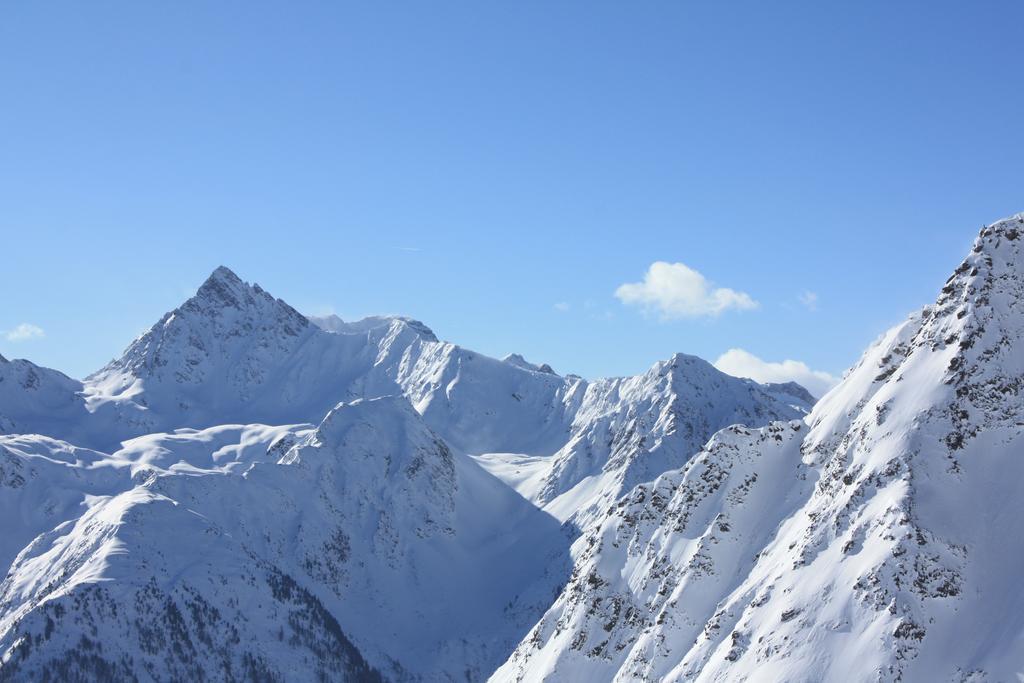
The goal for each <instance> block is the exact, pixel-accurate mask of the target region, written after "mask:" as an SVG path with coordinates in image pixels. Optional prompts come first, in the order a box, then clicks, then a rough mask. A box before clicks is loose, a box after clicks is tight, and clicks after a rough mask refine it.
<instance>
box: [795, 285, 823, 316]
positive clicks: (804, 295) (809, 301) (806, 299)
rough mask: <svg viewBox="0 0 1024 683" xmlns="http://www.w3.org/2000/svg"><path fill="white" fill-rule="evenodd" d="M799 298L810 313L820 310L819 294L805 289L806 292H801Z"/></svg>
mask: <svg viewBox="0 0 1024 683" xmlns="http://www.w3.org/2000/svg"><path fill="white" fill-rule="evenodd" d="M798 298H799V300H800V304H801V305H802V306H803V307H804V308H806V309H807V310H808V311H816V310H818V295H817V293H815V292H812V291H810V290H806V289H805V290H804V291H802V292H800V296H799V297H798Z"/></svg>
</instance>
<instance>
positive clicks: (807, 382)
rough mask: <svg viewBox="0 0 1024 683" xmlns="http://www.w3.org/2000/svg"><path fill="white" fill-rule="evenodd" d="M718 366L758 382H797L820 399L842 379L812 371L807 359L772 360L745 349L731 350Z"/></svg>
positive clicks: (716, 362)
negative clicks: (802, 360) (773, 361)
mask: <svg viewBox="0 0 1024 683" xmlns="http://www.w3.org/2000/svg"><path fill="white" fill-rule="evenodd" d="M715 367H716V368H718V369H719V370H721V371H722V372H724V373H726V374H727V375H733V376H735V377H749V378H750V379H752V380H755V381H757V382H796V383H797V384H800V385H803V387H804V388H805V389H807V390H808V391H809V392H811V393H812V394H814V396H815V397H818V398H821V397H822V396H823V395H824V394H825V392H827V391H828V390H829V389H831V388H832V387H834V386H835V385H836V383H837V382H838V381H839V378H838V377H836V376H835V375H832V374H830V373H828V372H825V371H823V370H812V369H811V368H810V367H808V366H807V364H806V363H804V362H801V361H798V360H784V361H782V362H779V363H772V362H769V361H765V360H761V359H760V358H758V357H757V356H755V355H754V354H752V353H750V352H749V351H744V350H743V349H729V350H728V351H726V352H725V353H723V354H722V355H721V356H719V357H718V360H716V361H715Z"/></svg>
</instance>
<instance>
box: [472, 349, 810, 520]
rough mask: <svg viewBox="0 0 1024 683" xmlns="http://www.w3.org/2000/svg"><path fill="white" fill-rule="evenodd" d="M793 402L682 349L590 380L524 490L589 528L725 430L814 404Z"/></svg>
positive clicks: (794, 414) (799, 413) (554, 511)
mask: <svg viewBox="0 0 1024 683" xmlns="http://www.w3.org/2000/svg"><path fill="white" fill-rule="evenodd" d="M793 403H794V401H793V400H792V397H787V399H786V400H783V399H780V398H779V397H778V396H776V395H775V394H773V393H769V392H768V391H766V390H765V389H764V388H763V387H762V386H761V385H759V384H757V383H756V382H753V381H750V380H744V379H738V378H736V377H732V376H729V375H726V374H724V373H722V372H720V371H718V370H717V369H715V368H714V366H712V365H711V364H710V363H708V362H706V361H703V360H701V359H700V358H696V357H694V356H687V355H684V354H676V355H675V356H673V357H672V358H671V359H669V360H667V361H662V362H659V363H656V364H655V365H654V366H653V367H651V369H650V370H648V371H647V372H646V373H644V374H643V375H637V376H635V377H627V378H616V379H608V380H597V381H595V382H592V383H590V384H589V385H588V386H587V387H586V390H585V392H584V394H583V396H582V399H581V400H580V404H579V408H578V410H576V411H575V413H574V415H573V421H572V424H571V425H570V427H569V439H568V441H567V442H566V443H565V445H564V446H563V447H562V448H561V449H559V451H558V452H557V453H556V454H555V456H554V457H553V458H552V459H550V461H546V462H543V463H533V464H534V465H536V466H537V467H538V470H539V471H538V473H537V474H536V475H535V476H534V480H533V481H530V482H528V486H527V487H523V488H522V492H523V493H524V494H525V495H527V496H528V497H530V498H532V499H533V500H535V501H536V502H537V503H538V504H539V505H542V506H543V507H544V509H545V510H547V511H548V512H551V513H552V514H553V515H555V516H556V517H558V518H559V519H562V520H566V521H571V522H572V523H573V524H575V525H577V526H579V527H581V528H582V527H585V526H587V525H588V524H589V523H591V522H592V521H593V520H594V519H596V518H597V517H598V516H599V514H600V512H601V511H602V510H603V509H604V508H606V507H607V506H608V505H609V504H611V503H612V502H613V501H614V500H615V499H616V498H618V497H619V496H621V495H622V494H623V493H625V492H626V491H628V490H629V489H631V488H632V487H633V486H635V485H637V484H639V483H641V482H644V481H650V480H652V479H654V478H655V477H657V476H658V475H660V474H662V473H663V472H665V471H668V470H672V469H676V468H678V467H680V466H682V465H683V464H684V463H685V462H686V461H687V459H689V458H690V457H691V456H692V455H694V454H695V453H697V452H698V451H699V450H700V448H701V446H702V445H703V444H704V442H706V441H707V439H708V438H709V437H710V436H711V435H712V434H714V433H715V432H716V431H717V430H719V429H722V428H723V427H726V426H728V425H731V424H736V423H742V424H748V425H754V426H760V425H764V424H766V423H768V422H770V421H772V420H782V419H793V418H797V417H801V416H803V415H804V414H805V413H806V412H807V411H808V410H809V409H810V406H809V405H807V406H801V405H791V404H793ZM491 462H493V460H492V461H491ZM486 464H487V463H486V462H485V465H486ZM541 468H543V469H541Z"/></svg>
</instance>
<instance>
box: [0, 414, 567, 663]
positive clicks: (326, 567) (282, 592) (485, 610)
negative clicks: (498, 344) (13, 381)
mask: <svg viewBox="0 0 1024 683" xmlns="http://www.w3.org/2000/svg"><path fill="white" fill-rule="evenodd" d="M2 443H3V446H2V448H3V456H4V460H3V461H2V463H3V470H2V472H3V474H2V477H0V483H2V489H0V493H2V495H0V501H2V503H3V505H4V508H5V509H4V512H19V511H20V513H22V514H24V515H26V517H27V518H26V519H25V520H24V521H23V522H22V524H21V525H20V526H21V527H22V529H23V530H24V531H23V533H21V534H20V536H19V537H18V538H14V539H10V540H9V541H8V542H6V543H5V544H4V546H3V551H4V553H5V554H4V558H3V560H4V562H6V563H7V565H8V566H9V569H8V570H7V572H6V578H5V579H4V581H3V583H2V584H0V653H3V654H2V656H3V661H4V662H5V664H4V668H3V669H0V671H2V672H4V675H7V674H8V672H10V674H11V675H12V676H13V677H15V678H21V677H42V676H44V675H45V674H47V673H49V674H50V675H55V676H61V675H68V674H69V672H70V673H77V674H81V675H84V676H89V677H91V676H93V675H100V674H102V673H104V672H114V675H117V676H121V675H124V673H125V672H127V671H129V670H131V671H143V670H145V671H150V672H154V671H155V672H157V673H156V674H153V675H155V676H156V677H157V678H173V677H186V678H197V677H205V678H219V677H221V675H225V676H227V677H229V678H231V677H233V678H239V679H240V678H244V677H246V676H248V675H249V674H250V673H251V672H257V673H260V674H261V675H262V674H266V675H268V676H270V677H271V678H275V677H285V678H291V677H292V676H296V675H297V676H299V677H300V678H307V677H315V676H317V675H319V674H318V672H327V675H328V676H329V677H338V675H339V673H340V672H343V671H351V672H354V673H352V675H353V676H355V677H357V678H367V679H368V680H372V679H373V678H374V676H376V675H378V674H383V675H385V676H386V677H387V678H388V679H391V680H404V679H406V678H419V677H423V678H425V679H427V680H465V679H466V678H467V677H468V678H469V679H470V680H479V679H481V678H484V677H486V675H487V673H489V672H490V671H492V670H493V669H494V668H495V667H496V666H497V664H498V663H499V662H500V661H501V660H502V659H504V657H505V656H506V655H507V654H508V652H510V651H511V648H512V647H513V646H514V645H515V643H516V642H518V640H519V639H520V637H521V636H522V634H523V633H525V632H526V630H527V629H528V628H529V627H530V625H531V624H532V623H533V622H534V621H535V620H536V619H537V618H538V617H539V616H540V614H541V613H542V612H543V609H544V608H545V607H546V606H547V604H548V603H549V602H550V599H551V596H552V595H553V593H554V591H555V590H556V588H557V587H558V586H559V585H560V584H561V583H562V582H563V581H564V580H565V577H566V575H567V572H568V568H569V564H568V555H567V552H566V551H567V543H566V539H565V537H564V533H563V531H562V530H561V528H560V527H559V525H558V523H557V522H556V521H555V520H553V519H551V518H549V517H547V516H546V515H544V514H543V513H542V512H540V511H538V510H537V509H536V508H534V507H533V506H531V505H529V504H528V503H527V502H526V501H524V500H523V499H522V498H521V497H519V496H518V495H516V494H515V493H514V492H513V491H511V490H510V489H508V488H507V487H505V486H504V485H503V484H501V482H499V481H497V480H496V479H494V478H493V477H491V476H489V475H488V474H487V473H486V472H483V471H482V470H481V469H480V468H479V467H477V466H476V465H475V464H474V463H473V462H472V461H471V460H470V459H468V458H466V457H465V456H461V455H457V454H453V453H452V452H451V450H450V449H449V448H448V447H447V446H446V445H445V444H444V442H443V441H442V440H441V439H440V438H439V437H437V436H436V435H435V434H434V433H433V432H432V431H430V430H429V428H428V427H426V425H425V424H424V423H423V421H422V419H421V418H420V417H419V415H418V414H417V413H416V412H415V411H413V410H412V408H411V406H409V404H408V402H407V401H406V400H405V399H404V398H401V397H387V398H379V399H373V400H359V401H356V402H353V403H347V404H339V405H338V406H337V407H336V408H334V409H333V410H331V411H330V412H329V413H328V414H327V416H326V417H325V418H324V419H323V420H322V421H321V422H320V424H319V425H318V426H317V427H316V428H315V429H313V428H311V427H309V426H297V427H286V428H269V427H262V426H259V425H252V426H246V427H228V428H221V427H218V428H213V429H210V430H204V431H201V432H194V431H188V430H182V431H179V432H178V433H175V434H170V435H152V436H146V437H142V438H140V439H136V440H134V441H132V442H129V443H127V444H126V446H125V448H123V449H122V450H120V451H118V452H117V453H114V454H110V455H104V454H101V453H98V452H95V451H82V450H81V449H77V448H74V447H72V446H70V445H67V444H64V443H61V442H57V441H53V440H50V439H45V438H44V437H24V436H23V437H2ZM41 500H49V501H50V503H49V504H48V505H46V506H44V509H42V510H41V509H39V508H38V507H37V504H38V503H39V502H40V501H41ZM5 540H6V539H5ZM22 544H23V545H24V547H23V548H21V549H19V550H18V551H14V548H16V547H17V546H18V545H22ZM12 551H13V552H12ZM14 552H16V553H17V556H16V557H13V558H12V554H14ZM58 617H60V618H59V619H58ZM140 625H142V627H140ZM238 643H243V644H245V646H244V647H242V648H238V647H236V646H237V645H238ZM266 643H272V644H273V647H271V648H269V649H267V648H264V647H263V645H264V644H266ZM61 667H70V668H63V669H62V668H61ZM371 668H372V669H373V670H372V671H371ZM223 672H230V675H228V674H224V673H223Z"/></svg>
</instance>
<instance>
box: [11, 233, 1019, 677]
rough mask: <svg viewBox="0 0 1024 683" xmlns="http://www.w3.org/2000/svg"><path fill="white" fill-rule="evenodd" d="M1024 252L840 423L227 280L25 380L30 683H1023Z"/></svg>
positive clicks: (20, 418) (885, 363)
mask: <svg viewBox="0 0 1024 683" xmlns="http://www.w3.org/2000/svg"><path fill="white" fill-rule="evenodd" d="M1020 231H1024V219H1022V217H1015V218H1012V219H1009V220H1007V221H1003V222H1000V223H997V224H994V225H992V226H989V227H987V228H985V229H984V230H983V231H982V233H981V235H980V236H979V238H978V241H977V243H976V246H975V249H974V251H973V252H972V253H971V254H970V255H969V256H968V258H967V260H966V261H965V262H964V264H963V265H962V266H961V267H960V268H958V269H957V271H956V272H955V273H954V275H953V276H952V277H951V278H950V280H949V281H948V282H947V283H946V285H945V286H944V287H943V289H942V292H941V294H940V297H939V299H938V301H937V302H936V304H935V305H933V306H929V307H927V308H925V309H924V310H923V311H921V312H920V313H917V314H915V315H913V316H911V318H910V319H909V320H908V321H907V322H906V323H904V324H903V325H901V326H899V327H897V328H895V329H894V330H892V331H890V332H889V333H887V334H886V335H884V336H883V337H882V338H881V339H880V340H879V341H878V342H876V344H875V345H874V346H872V348H870V349H869V350H868V351H867V352H866V353H865V355H864V357H863V358H862V359H861V361H860V362H859V363H858V364H857V365H856V366H855V367H854V368H853V369H851V370H850V372H848V373H847V375H846V377H845V378H844V380H843V382H842V383H841V384H840V385H839V386H838V387H836V388H835V389H834V390H833V391H832V392H830V393H829V394H828V395H827V396H826V397H824V398H823V399H822V400H821V401H820V402H819V403H818V404H817V405H816V406H814V407H813V410H811V405H810V403H811V402H812V401H811V400H809V399H810V397H809V396H807V395H806V392H803V391H802V389H801V388H800V387H794V386H778V385H759V384H757V383H755V382H752V381H750V380H742V379H737V378H734V377H730V376H727V375H724V374H722V373H720V372H719V371H717V370H716V369H715V368H713V367H712V366H711V365H709V364H708V363H706V362H705V361H702V360H700V359H698V358H694V357H692V356H685V355H681V354H679V355H676V356H673V357H672V358H670V359H669V360H667V361H664V362H660V363H657V364H655V365H654V366H653V367H652V368H651V369H650V370H648V371H647V372H646V373H644V374H642V375H638V376H635V377H628V378H614V379H604V380H596V381H592V382H588V381H586V380H583V379H581V378H578V377H574V376H567V377H562V376H560V375H558V374H557V373H556V372H555V371H554V370H553V369H552V368H550V367H549V366H547V365H543V364H533V363H530V362H528V361H526V360H525V359H523V358H522V357H521V356H517V355H512V356H509V357H507V358H505V359H504V360H497V359H492V358H488V357H486V356H482V355H480V354H477V353H473V352H471V351H468V350H466V349H463V348H460V347H458V346H456V345H453V344H450V343H447V342H442V341H439V340H438V339H437V337H436V336H435V335H434V333H433V332H432V331H431V330H430V329H429V328H427V327H426V326H425V325H424V324H423V323H420V322H418V321H415V320H411V319H407V318H399V317H374V318H368V319H365V320H362V321H358V322H344V321H342V320H340V319H339V318H337V317H334V316H332V317H328V318H316V319H312V318H307V317H305V316H303V315H301V314H300V313H298V312H297V311H295V310H294V309H293V308H291V307H290V306H288V305H287V304H286V303H284V302H282V301H280V300H278V299H275V298H274V297H272V296H271V295H270V294H268V293H267V292H265V291H263V290H262V289H260V288H259V287H258V286H256V285H249V284H246V283H244V282H243V281H241V280H240V279H239V278H238V277H236V276H235V275H234V274H233V273H232V272H231V271H229V270H227V269H225V268H219V269H217V270H216V271H215V272H214V273H213V274H212V275H211V276H210V278H209V279H208V280H207V281H206V282H205V283H204V284H203V285H202V286H201V287H200V288H199V290H198V291H197V293H196V295H195V296H194V297H192V298H191V299H189V300H188V301H186V302H185V303H184V304H183V305H182V306H180V307H179V308H177V309H175V310H174V311H172V312H170V313H168V314H167V315H165V316H164V317H163V318H162V319H161V320H160V321H159V322H158V323H157V324H156V325H154V326H153V328H152V329H151V330H150V331H149V332H147V333H146V334H144V335H143V336H141V337H139V338H138V339H136V340H135V341H134V342H132V344H131V345H130V346H129V348H128V349H127V350H126V351H125V353H124V354H123V355H122V356H121V357H120V358H118V359H117V360H115V361H112V362H111V363H110V364H108V365H107V366H106V367H104V368H103V369H101V370H100V371H98V372H97V373H94V374H93V375H91V376H90V377H88V378H86V379H85V380H84V381H77V380H73V379H70V378H68V377H66V376H64V375H63V374H61V373H59V372H56V371H54V370H48V369H45V368H40V367H38V366H35V365H33V364H31V363H29V362H28V361H21V360H15V361H7V360H6V359H2V358H0V518H2V519H4V520H5V522H4V533H3V534H2V535H0V565H2V566H3V567H4V575H5V578H4V580H3V583H2V584H0V680H7V679H10V680H39V679H47V678H48V679H52V680H66V679H74V678H76V677H78V678H84V679H87V680H91V679H97V678H100V679H115V680H121V679H129V680H130V679H132V678H133V677H134V678H138V679H141V680H151V679H155V680H202V679H213V680H242V679H259V680H278V679H279V680H306V679H312V678H325V679H328V680H396V681H397V680H431V681H434V680H437V681H463V680H464V681H480V680H486V679H487V678H489V677H493V679H494V680H501V681H504V680H522V681H534V680H552V681H584V680H585V681H590V680H595V681H601V680H621V681H632V680H807V681H816V680H841V681H851V680H852V681H861V680H863V681H877V680H883V681H897V680H902V681H916V680H920V681H937V680H957V681H964V680H967V681H982V680H985V681H1000V680H1016V679H1017V675H1018V673H1022V674H1024V640H1022V637H1024V617H1021V616H1020V615H1022V614H1024V604H1021V602H1022V598H1021V597H1020V596H1021V592H1020V591H1019V589H1018V587H1017V573H1018V570H1017V568H1018V567H1019V566H1020V563H1021V559H1022V558H1024V540H1022V539H1021V537H1020V534H1019V533H1017V526H1018V525H1019V523H1020V522H1021V521H1022V520H1024V496H1022V495H1021V494H1022V493H1024V491H1021V487H1022V486H1024V484H1021V482H1022V481H1024V476H1022V475H1024V472H1018V471H1017V469H1019V468H1024V464H1018V463H1019V462H1020V459H1019V453H1020V452H1021V446H1022V443H1021V428H1022V427H1021V425H1022V423H1024V410H1022V407H1021V398H1020V390H1021V388H1022V384H1024V349H1022V348H1021V346H1020V344H1021V343H1022V342H1021V341H1020V340H1021V338H1022V336H1024V329H1022V328H1024V314H1022V313H1021V312H1020V311H1019V310H1017V307H1019V305H1020V303H1019V302H1020V300H1021V295H1022V293H1024V274H1022V271H1024V263H1022V258H1021V254H1020V247H1021V243H1022V242H1024V240H1022V238H1021V234H1020ZM808 411H811V412H810V414H809V415H808ZM737 425H743V426H737Z"/></svg>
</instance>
